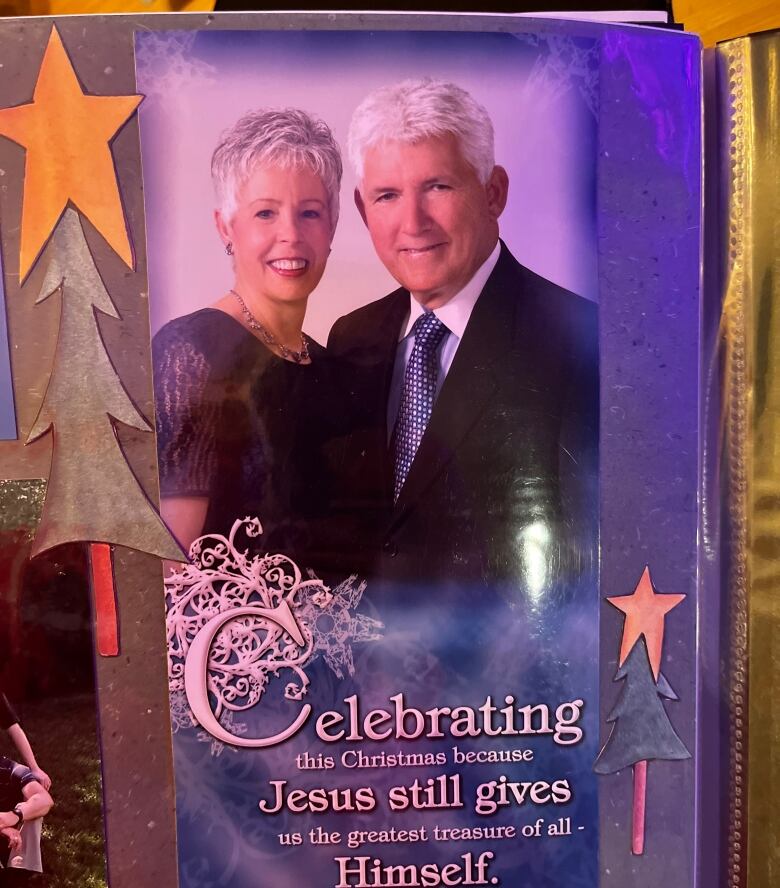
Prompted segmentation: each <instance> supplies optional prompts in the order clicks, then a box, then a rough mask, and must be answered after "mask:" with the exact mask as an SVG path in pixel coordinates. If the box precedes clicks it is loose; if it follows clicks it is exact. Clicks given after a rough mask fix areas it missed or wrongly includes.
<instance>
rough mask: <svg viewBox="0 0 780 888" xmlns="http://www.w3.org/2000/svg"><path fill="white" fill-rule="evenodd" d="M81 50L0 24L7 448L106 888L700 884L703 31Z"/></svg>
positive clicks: (97, 28) (367, 35)
mask: <svg viewBox="0 0 780 888" xmlns="http://www.w3.org/2000/svg"><path fill="white" fill-rule="evenodd" d="M85 22H86V23H85V24H83V25H82V24H80V23H79V24H78V25H77V23H76V22H74V21H66V20H63V21H61V22H59V21H58V22H50V21H49V22H47V21H36V22H31V21H30V22H25V23H21V24H17V25H15V26H12V25H10V24H9V23H3V24H2V28H0V46H2V47H3V48H5V47H7V48H8V51H7V55H6V56H5V58H7V60H8V61H7V62H5V63H4V65H3V68H2V69H0V78H2V81H0V83H2V91H0V95H2V96H3V97H4V98H3V102H2V106H3V107H2V108H0V136H2V137H3V138H2V139H0V167H2V169H3V172H4V178H5V179H7V181H8V183H9V184H8V186H6V187H4V188H3V191H2V195H1V199H0V232H2V248H3V249H2V258H3V268H4V278H3V285H4V286H3V294H4V304H5V314H6V317H7V320H8V326H7V348H4V349H0V352H2V354H0V385H5V388H6V390H7V392H8V394H7V396H5V397H4V399H3V413H2V421H3V423H4V425H3V426H2V428H3V429H4V432H3V434H4V435H5V440H4V441H3V442H1V443H0V459H2V464H3V467H4V470H5V474H4V475H3V477H4V479H7V480H6V481H5V482H4V485H5V486H4V493H5V492H7V496H8V501H9V503H23V502H25V497H28V498H29V497H30V496H31V495H32V494H31V493H30V492H29V491H34V492H35V496H36V497H37V499H36V504H37V510H33V512H32V513H30V510H29V509H28V510H27V512H25V513H24V515H27V516H28V517H24V516H23V512H22V510H21V507H20V506H16V505H14V506H12V507H11V508H10V510H9V516H11V517H9V519H8V528H9V530H10V531H13V532H14V533H16V534H17V536H15V537H13V538H11V537H9V561H13V562H14V564H15V567H14V569H13V571H10V572H9V581H8V588H9V590H10V591H9V596H8V604H7V610H8V612H9V614H12V615H15V614H16V611H15V610H14V608H17V607H18V601H19V599H20V593H19V584H20V583H21V582H22V580H21V579H19V576H20V570H21V569H20V567H19V565H22V566H23V570H27V569H28V568H27V567H26V565H28V564H29V565H30V569H32V568H33V567H34V566H35V565H36V564H38V563H39V559H40V558H45V557H46V555H45V554H43V553H47V552H51V553H54V554H58V553H65V552H70V551H73V552H74V553H76V554H77V556H78V558H79V559H81V560H80V564H81V565H82V567H81V570H82V572H81V574H80V575H79V577H80V578H79V583H80V585H79V588H80V590H81V591H80V593H79V594H80V596H81V597H80V598H79V602H80V606H81V607H82V608H83V607H84V606H85V604H86V603H88V602H91V607H92V613H93V623H94V627H93V632H92V637H91V638H90V637H89V633H87V635H86V638H87V642H88V646H89V645H93V646H94V654H95V658H96V663H97V670H96V685H95V688H94V690H93V694H94V695H95V703H96V707H97V711H98V712H99V716H100V719H99V722H100V731H99V736H100V743H101V753H100V756H101V762H102V781H103V804H102V813H103V816H104V818H105V836H106V839H105V850H106V859H107V877H106V878H107V882H108V884H110V885H111V886H114V888H116V886H123V885H138V884H152V883H155V884H160V885H166V886H167V885H170V886H176V885H178V886H181V888H185V886H186V888H205V886H218V885H219V886H222V885H225V886H236V888H241V886H249V885H252V886H255V885H262V886H273V888H285V886H288V885H289V886H292V885H296V886H297V885H312V886H318V888H320V886H322V888H325V886H336V888H347V886H366V888H367V886H384V885H387V886H390V885H393V886H400V885H408V886H422V885H506V886H518V888H519V886H524V885H527V886H535V888H536V886H543V885H549V886H552V888H558V886H563V885H566V886H567V888H568V886H571V888H574V886H582V888H591V886H592V888H611V886H621V888H622V886H625V885H627V884H631V885H637V886H650V885H656V884H657V883H658V882H659V881H661V880H663V882H664V883H665V884H667V885H668V886H670V888H677V886H679V888H688V886H693V885H695V884H698V882H697V881H696V880H697V878H699V874H698V868H699V866H700V861H699V859H698V858H697V852H696V848H697V840H698V839H697V837H699V836H700V835H701V832H700V810H699V808H698V806H697V780H698V776H697V775H698V768H699V756H698V750H699V743H700V736H699V733H698V732H699V731H700V730H701V727H702V721H701V719H700V718H698V714H699V706H700V702H699V699H698V696H697V695H698V687H699V684H698V682H699V678H700V676H699V671H700V660H701V654H700V651H699V648H698V647H697V632H698V631H699V628H700V627H699V622H698V612H699V606H700V599H699V592H700V589H699V577H698V567H699V558H700V553H699V549H698V535H699V531H700V512H699V491H700V452H701V446H702V445H701V427H700V413H701V409H702V408H701V401H700V384H699V374H700V348H701V331H700V310H701V303H700V280H699V276H700V255H701V252H700V237H701V197H702V192H701V161H700V158H701V131H700V129H701V127H700V109H701V93H700V89H701V86H700V76H699V66H700V58H701V54H700V47H699V44H698V41H697V40H696V39H695V38H694V37H691V36H689V35H683V34H677V33H665V32H655V31H651V30H648V29H641V28H630V27H617V26H615V27H612V26H603V25H596V24H591V23H587V22H577V23H574V22H557V21H552V20H550V21H538V22H537V21H531V20H523V21H522V23H521V22H517V21H512V20H504V19H499V18H490V19H482V18H479V17H463V18H459V17H450V16H448V17H446V18H444V17H443V18H437V17H435V16H378V17H375V18H370V17H360V18H355V17H350V16H347V15H344V16H341V17H339V16H335V17H330V18H322V17H318V16H316V15H299V16H294V15H292V16H281V15H280V16H273V15H256V16H255V15H247V16H229V17H213V16H210V17H207V18H202V17H198V16H188V17H170V16H161V17H156V18H154V19H150V18H143V17H137V16H127V17H121V18H117V19H89V20H85ZM510 22H511V27H510V26H509V25H510ZM6 97H7V98H6ZM0 332H4V331H0ZM0 345H2V346H5V345H6V343H5V342H4V341H1V340H0ZM4 355H5V356H7V358H8V362H7V366H8V367H9V368H10V370H9V372H8V373H6V375H5V376H3V375H2V372H3V366H4V365H3V360H5V357H4ZM28 513H30V514H32V517H29V514H28ZM14 516H17V517H14ZM23 520H24V521H26V522H27V523H26V524H24V523H22V522H23ZM24 533H26V534H27V536H26V537H24ZM17 537H18V539H17ZM22 539H25V540H27V542H21V540H22ZM74 557H75V556H74ZM23 570H21V572H23ZM14 618H15V619H19V618H18V617H16V616H14ZM82 634H83V633H82ZM55 657H56V658H58V662H64V661H67V660H68V658H69V654H68V653H67V652H66V651H64V650H62V651H60V650H59V649H58V652H57V653H56V655H55V654H52V658H55ZM36 663H41V664H43V663H44V661H43V660H42V659H36ZM46 668H47V669H49V670H51V669H52V668H55V667H54V666H46ZM9 669H10V667H9ZM4 675H5V673H4ZM25 693H26V694H27V695H28V696H29V698H30V701H31V702H34V701H35V700H37V698H38V697H39V696H40V695H39V693H38V691H37V690H36V689H35V688H34V687H31V688H30V689H28V690H27V691H25ZM57 693H58V694H59V695H60V696H62V697H67V693H70V691H67V692H66V691H65V690H64V689H59V688H58V689H57ZM68 699H69V698H68ZM36 705H37V704H36ZM85 705H87V704H85ZM42 733H43V734H44V735H45V730H44V731H43V732H42ZM33 742H34V743H35V742H36V738H33ZM9 760H12V759H9ZM58 781H60V782H61V781H64V777H63V776H62V775H61V774H53V775H52V786H51V797H52V799H53V800H54V803H55V809H54V810H56V806H57V804H58V802H57V798H58V796H57V793H58V788H59V787H58ZM63 788H64V787H63ZM22 804H23V805H24V804H25V803H24V802H22ZM27 804H28V805H29V804H30V802H27ZM10 810H12V809H10ZM30 810H31V813H37V815H38V816H37V817H35V818H32V817H31V818H30V819H35V820H39V818H40V813H38V811H37V809H35V808H31V809H30ZM41 813H42V814H44V815H45V816H44V820H43V824H44V840H43V842H42V853H43V861H44V866H43V869H44V873H46V871H47V869H48V870H49V872H50V873H51V876H50V878H51V879H55V877H54V875H53V873H54V869H53V868H52V867H51V866H49V867H47V865H46V861H47V859H48V860H51V859H52V858H54V857H55V852H54V850H53V849H54V846H53V844H52V840H51V839H49V840H47V839H46V829H47V824H48V823H49V820H50V818H49V814H48V811H46V812H41ZM2 816H3V812H0V817H2ZM53 816H54V815H53V814H52V815H51V817H52V818H53ZM11 818H13V821H14V824H16V818H15V817H14V815H13V813H12V814H11V815H10V817H9V824H8V825H9V826H10V827H11V828H13V824H11V822H10V819H11ZM17 825H18V824H17ZM26 829H27V826H24V828H23V831H24V830H26ZM96 834H97V833H96ZM100 840H101V842H102V833H101V834H100ZM711 840H712V842H714V843H715V844H717V841H718V835H717V833H713V834H712V835H711ZM14 841H15V837H14V836H13V834H10V835H9V836H8V838H7V842H8V843H9V847H10V845H11V844H12V843H13V842H14ZM141 847H143V848H144V849H145V850H144V852H143V854H141V853H140V852H139V848H141ZM102 848H103V845H102V844H101V845H100V846H99V851H98V855H99V854H100V853H101V852H102ZM12 853H13V850H12V849H11V850H10V851H9V854H12ZM10 859H11V858H10V856H7V857H6V861H5V863H6V864H7V863H8V862H9V861H10ZM100 877H101V876H96V878H100ZM34 878H42V879H45V878H46V876H45V875H44V876H40V877H34ZM49 884H52V885H55V884H60V883H59V882H57V881H56V880H54V881H51V882H50V883H49ZM62 884H65V883H62ZM96 884H98V883H96Z"/></svg>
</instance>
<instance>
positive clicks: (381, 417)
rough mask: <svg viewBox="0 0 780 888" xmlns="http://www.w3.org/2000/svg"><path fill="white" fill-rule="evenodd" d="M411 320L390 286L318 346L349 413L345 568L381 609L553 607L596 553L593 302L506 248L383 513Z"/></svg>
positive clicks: (342, 506) (344, 458)
mask: <svg viewBox="0 0 780 888" xmlns="http://www.w3.org/2000/svg"><path fill="white" fill-rule="evenodd" d="M408 309H409V294H408V292H407V291H406V290H403V289H399V290H396V291H395V292H394V293H391V294H390V295H389V296H386V297H385V298H384V299H380V300H378V301H377V302H373V303H371V304H369V305H366V306H364V307H363V308H360V309H358V310H357V311H354V312H352V313H351V314H349V315H347V316H345V317H343V318H341V319H340V320H339V321H337V322H336V324H335V325H334V327H333V330H332V332H331V335H330V339H329V342H328V347H329V349H330V350H332V352H333V353H334V354H335V355H336V356H338V357H339V358H341V359H342V360H343V361H345V362H346V364H347V366H348V367H349V368H350V369H349V378H350V388H351V392H352V396H353V398H354V399H355V400H356V401H357V403H358V405H359V408H360V411H359V420H358V421H357V422H355V424H354V427H353V429H352V431H351V432H350V435H349V436H348V439H347V442H346V446H345V447H344V449H343V450H342V452H341V454H340V461H341V467H342V470H343V480H342V482H341V484H340V485H339V487H340V490H341V493H342V496H341V499H340V502H339V503H338V504H337V506H336V511H337V512H341V514H347V513H351V515H352V517H353V519H356V520H353V523H352V525H351V530H350V533H349V542H350V550H351V557H352V559H353V561H352V563H353V564H355V568H353V569H356V570H360V571H361V572H362V573H365V574H367V576H368V578H369V593H370V598H371V600H373V601H374V603H375V604H376V605H377V607H378V608H379V610H380V611H382V610H383V607H382V604H383V599H384V600H385V602H386V603H387V604H388V605H389V604H391V603H392V607H393V608H399V609H401V610H403V608H404V607H406V606H407V605H412V604H419V602H420V600H421V599H422V600H431V599H433V600H438V602H439V604H441V603H443V602H445V601H446V604H447V607H448V608H450V609H454V610H456V611H457V610H460V609H461V608H466V609H469V608H472V609H473V607H474V604H475V602H477V601H478V602H479V603H480V606H483V605H485V604H487V603H489V602H490V601H491V600H493V599H495V600H501V601H503V602H505V603H506V604H508V605H509V606H510V607H513V608H514V607H516V606H518V605H521V604H525V605H526V606H529V607H530V608H531V609H532V610H533V609H534V608H536V610H537V611H538V610H539V608H538V605H539V602H540V601H541V602H546V603H553V604H554V603H556V602H557V604H560V603H561V601H562V600H563V599H565V597H566V596H567V595H568V594H570V593H569V592H568V591H567V589H570V588H571V583H570V582H568V580H569V579H570V578H571V577H575V578H576V577H577V576H581V575H582V573H583V571H585V572H592V570H593V567H594V564H595V560H596V557H597V551H596V541H595V534H596V520H595V515H596V507H597V503H596V496H597V494H596V465H597V458H596V454H597V443H598V432H597V416H598V351H597V348H598V339H597V315H596V306H595V305H593V304H592V303H590V302H588V301H587V300H585V299H582V298H580V297H577V296H575V295H574V294H572V293H570V292H568V291H566V290H563V289H562V288H560V287H558V286H556V285H555V284H553V283H551V282H550V281H547V280H545V279H543V278H541V277H539V276H538V275H536V274H534V273H533V272H531V271H529V270H528V269H527V268H524V267H523V266H521V265H520V264H519V263H518V262H517V261H516V260H515V259H514V257H513V256H512V255H511V253H510V252H509V251H508V249H507V248H506V246H503V245H502V249H501V255H500V258H499V260H498V263H497V265H496V267H495V269H494V271H493V273H492V274H491V276H490V278H489V279H488V281H487V283H486V285H485V287H484V289H483V291H482V293H481V294H480V296H479V299H478V300H477V303H476V305H475V307H474V310H473V313H472V315H471V318H470V320H469V323H468V325H467V327H466V330H465V332H464V335H463V338H462V340H461V342H460V345H459V347H458V350H457V352H456V355H455V358H454V361H453V363H452V366H451V367H450V370H449V373H448V374H447V377H446V380H445V382H444V384H443V386H442V389H441V392H440V394H439V397H438V399H437V401H436V403H435V405H434V408H433V413H432V415H431V419H430V422H429V425H428V428H427V429H426V432H425V435H424V437H423V440H422V442H421V444H420V448H419V450H418V452H417V455H416V457H415V460H414V463H413V464H412V467H411V470H410V472H409V475H408V478H407V481H406V484H405V485H404V488H403V490H402V492H401V495H400V497H399V499H398V502H397V503H395V504H393V501H392V465H391V461H390V456H389V451H388V446H387V441H388V433H387V428H386V410H387V398H388V391H389V386H390V380H391V376H392V369H393V362H394V359H395V355H396V348H397V345H398V338H399V333H400V329H401V325H402V323H403V322H404V319H405V318H406V316H407V312H408ZM443 596H446V597H443ZM539 615H540V617H541V613H540V614H539Z"/></svg>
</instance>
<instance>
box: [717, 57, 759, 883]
mask: <svg viewBox="0 0 780 888" xmlns="http://www.w3.org/2000/svg"><path fill="white" fill-rule="evenodd" d="M719 52H720V54H721V58H722V59H723V60H724V62H725V64H726V77H727V90H728V104H727V107H726V113H727V114H728V127H727V132H728V174H727V184H728V189H727V193H728V230H727V251H726V253H727V277H726V291H725V297H724V302H723V331H724V335H725V382H726V408H727V411H726V417H727V419H726V434H727V439H728V453H729V457H728V460H729V472H728V478H729V480H728V496H729V520H730V523H731V545H730V562H729V578H728V589H729V629H730V632H729V688H728V691H729V701H728V705H729V777H730V779H729V786H728V792H729V821H728V844H727V861H728V866H727V871H726V878H727V883H726V884H727V885H728V886H729V888H743V886H744V885H745V884H746V876H747V859H746V853H745V849H746V847H747V845H746V833H747V820H746V787H747V758H746V756H745V747H746V743H747V728H748V725H747V695H748V686H747V667H748V587H749V568H750V564H749V543H750V517H749V512H748V506H749V502H750V479H751V477H752V472H751V466H752V452H751V449H750V441H751V433H750V430H751V425H752V413H753V378H752V373H753V370H752V367H753V364H752V360H751V358H752V356H751V354H750V351H751V343H750V337H749V336H748V330H750V329H752V325H751V323H750V321H751V318H750V312H751V306H750V304H749V302H748V301H747V299H746V293H747V291H748V284H749V269H750V267H751V250H752V245H751V242H750V239H749V232H748V231H747V227H746V223H747V220H748V219H749V218H750V181H751V179H750V169H749V167H750V164H751V151H750V144H751V141H752V127H751V120H750V117H749V114H748V111H749V109H750V108H751V107H752V101H751V99H752V95H751V78H750V46H749V43H748V41H747V40H745V39H740V40H734V41H730V42H728V43H726V44H724V45H723V46H722V47H720V48H719Z"/></svg>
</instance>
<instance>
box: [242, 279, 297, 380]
mask: <svg viewBox="0 0 780 888" xmlns="http://www.w3.org/2000/svg"><path fill="white" fill-rule="evenodd" d="M230 292H231V293H232V294H233V295H234V296H235V297H236V299H238V304H239V305H240V306H241V312H242V313H243V315H244V320H245V321H246V322H247V326H249V327H251V328H252V329H253V330H257V332H258V333H259V334H260V335H261V336H262V337H263V341H264V342H265V344H266V345H267V346H269V347H270V348H275V349H277V350H278V351H279V352H280V353H281V355H282V357H283V358H284V359H285V360H287V361H295V363H296V364H300V363H303V362H306V363H308V362H309V361H310V360H311V357H310V355H309V340H308V339H307V337H306V335H305V334H304V333H301V350H300V351H293V350H292V349H291V348H288V347H287V346H286V345H285V344H284V343H283V342H279V340H278V339H277V338H276V337H275V336H274V334H273V333H272V332H271V331H270V330H269V329H268V327H266V326H265V324H261V323H260V321H258V320H257V318H256V317H255V316H254V315H253V314H252V312H251V311H250V310H249V308H248V307H247V304H246V302H244V300H243V299H242V298H241V296H240V294H238V293H237V292H236V291H235V290H231V291H230Z"/></svg>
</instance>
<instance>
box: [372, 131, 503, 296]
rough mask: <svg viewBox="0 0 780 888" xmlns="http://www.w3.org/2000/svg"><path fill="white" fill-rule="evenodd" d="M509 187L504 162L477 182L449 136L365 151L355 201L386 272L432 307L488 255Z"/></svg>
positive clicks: (460, 284)
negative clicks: (487, 177)
mask: <svg viewBox="0 0 780 888" xmlns="http://www.w3.org/2000/svg"><path fill="white" fill-rule="evenodd" d="M507 190H508V181H507V176H506V172H505V171H504V169H503V168H502V167H494V168H493V171H492V173H491V174H490V177H489V179H488V181H487V183H484V184H483V183H482V182H481V181H480V180H479V177H478V176H477V173H476V171H475V170H474V168H473V167H472V166H471V165H470V164H469V163H468V162H467V161H466V160H465V159H464V158H463V155H462V154H461V151H460V147H459V146H458V142H457V139H456V138H455V137H454V136H452V135H447V136H441V137H435V138H430V139H424V140H422V141H420V142H415V143H412V144H408V143H404V142H395V141H390V142H382V143H380V144H379V145H376V146H374V147H373V148H371V149H370V150H369V151H368V152H367V153H366V156H365V164H364V173H363V183H362V187H361V188H360V190H359V191H356V192H355V201H356V203H357V206H358V209H359V210H360V214H361V216H362V217H363V221H364V222H365V223H366V225H367V226H368V230H369V232H370V234H371V239H372V240H373V242H374V248H375V249H376V252H377V255H378V256H379V258H380V259H381V260H382V262H383V263H384V265H385V267H386V268H387V270H388V271H389V272H390V274H392V275H393V277H394V278H395V279H396V280H397V281H398V282H399V283H400V284H401V285H402V286H404V287H406V289H407V290H410V291H411V292H412V293H414V295H415V297H416V298H417V299H418V301H419V302H421V303H422V304H423V305H425V306H426V307H428V308H431V309H434V308H438V307H439V306H441V305H444V303H446V302H447V301H448V300H449V299H451V298H452V297H453V296H454V295H455V294H456V293H457V292H458V291H459V290H461V289H462V288H463V287H464V286H465V285H466V284H467V283H468V281H469V280H471V278H472V277H473V276H474V273H475V272H476V271H477V269H478V268H479V266H480V265H482V263H483V262H484V261H485V260H486V259H487V258H488V256H489V255H490V253H491V252H492V250H493V248H494V247H495V245H496V240H497V238H498V217H499V216H500V215H501V212H502V210H503V209H504V205H505V204H506V197H507Z"/></svg>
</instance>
